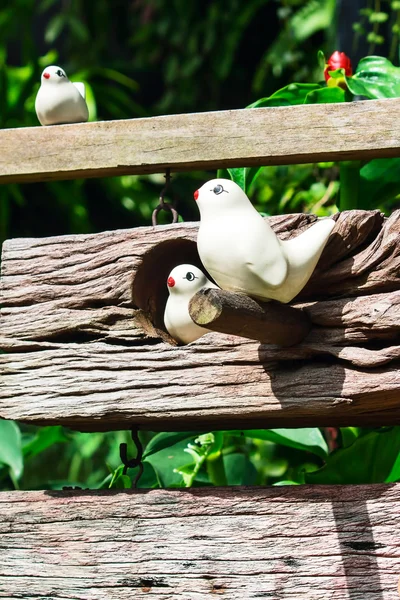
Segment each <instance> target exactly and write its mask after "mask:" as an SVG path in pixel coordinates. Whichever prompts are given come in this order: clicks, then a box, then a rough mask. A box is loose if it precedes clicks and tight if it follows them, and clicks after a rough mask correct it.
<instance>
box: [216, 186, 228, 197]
mask: <svg viewBox="0 0 400 600" xmlns="http://www.w3.org/2000/svg"><path fill="white" fill-rule="evenodd" d="M225 191H226V190H224V188H223V187H222V185H221V184H218V185H216V186H215V188H214V189H213V192H214V194H216V195H217V196H218V194H222V192H225Z"/></svg>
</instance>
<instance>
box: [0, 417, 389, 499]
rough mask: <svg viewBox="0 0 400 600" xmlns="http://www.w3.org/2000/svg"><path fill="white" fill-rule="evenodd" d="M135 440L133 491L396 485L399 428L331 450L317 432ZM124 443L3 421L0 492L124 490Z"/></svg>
mask: <svg viewBox="0 0 400 600" xmlns="http://www.w3.org/2000/svg"><path fill="white" fill-rule="evenodd" d="M140 435H141V439H142V442H143V444H144V446H145V449H144V453H143V466H144V471H143V474H142V476H141V478H140V480H139V483H138V487H139V488H166V487H192V486H194V487H199V486H213V485H219V486H221V485H296V484H302V483H319V484H348V483H378V482H387V483H390V482H394V481H399V480H400V427H392V428H380V429H377V430H370V429H361V428H355V427H345V428H342V429H340V435H339V440H338V445H337V448H336V449H334V450H333V451H329V450H328V444H327V441H326V438H325V436H326V434H325V433H324V432H323V431H322V430H320V429H318V428H308V429H307V428H306V429H304V428H303V429H260V430H247V431H246V430H244V431H219V432H210V433H205V434H199V433H196V432H179V433H158V434H152V433H150V432H141V434H140ZM129 437H130V436H129V434H128V433H127V432H114V433H94V434H85V433H76V432H75V433H73V432H69V431H64V430H63V429H62V428H61V427H43V428H33V427H26V426H22V432H21V430H20V427H19V426H18V425H17V424H15V423H14V422H11V421H1V422H0V485H1V488H2V489H61V488H62V487H63V486H72V487H75V486H79V487H90V488H94V489H104V488H117V489H118V488H130V487H131V486H132V481H133V480H134V479H135V478H136V475H137V470H136V469H128V474H127V475H123V466H122V465H121V464H120V458H119V452H118V446H119V444H120V443H123V442H125V443H128V445H129V446H131V441H130V440H129V439H128V438H129ZM60 444H62V445H63V449H62V452H61V451H60ZM130 450H132V448H131V447H130ZM24 465H25V466H24Z"/></svg>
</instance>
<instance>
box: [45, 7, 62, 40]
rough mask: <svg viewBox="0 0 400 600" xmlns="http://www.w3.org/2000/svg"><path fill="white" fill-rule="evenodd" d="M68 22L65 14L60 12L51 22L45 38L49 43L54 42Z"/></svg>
mask: <svg viewBox="0 0 400 600" xmlns="http://www.w3.org/2000/svg"><path fill="white" fill-rule="evenodd" d="M65 23H66V18H65V16H64V15H63V14H58V15H56V16H55V17H53V18H52V19H51V21H50V22H49V24H48V26H47V28H46V32H45V34H44V39H45V41H46V43H47V44H52V43H53V42H54V41H55V40H56V39H57V38H58V37H59V36H60V33H61V31H62V30H63V28H64V25H65Z"/></svg>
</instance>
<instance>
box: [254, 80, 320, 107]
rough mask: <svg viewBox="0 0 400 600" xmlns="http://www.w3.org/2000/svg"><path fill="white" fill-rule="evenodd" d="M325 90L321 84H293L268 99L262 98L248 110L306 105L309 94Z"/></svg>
mask: <svg viewBox="0 0 400 600" xmlns="http://www.w3.org/2000/svg"><path fill="white" fill-rule="evenodd" d="M319 89H324V88H321V86H320V85H319V83H291V84H289V85H287V86H285V87H283V88H281V89H280V90H278V91H277V92H275V93H274V94H272V95H271V96H269V97H268V98H260V100H256V101H255V102H253V103H252V104H249V106H247V108H263V107H268V106H293V105H296V104H304V102H305V99H306V97H307V94H309V93H310V92H312V91H315V90H319Z"/></svg>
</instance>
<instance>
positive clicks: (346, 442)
mask: <svg viewBox="0 0 400 600" xmlns="http://www.w3.org/2000/svg"><path fill="white" fill-rule="evenodd" d="M340 433H341V436H342V444H343V447H344V448H348V447H349V446H351V445H352V444H354V442H355V441H356V439H357V438H358V429H357V427H341V428H340Z"/></svg>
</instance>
